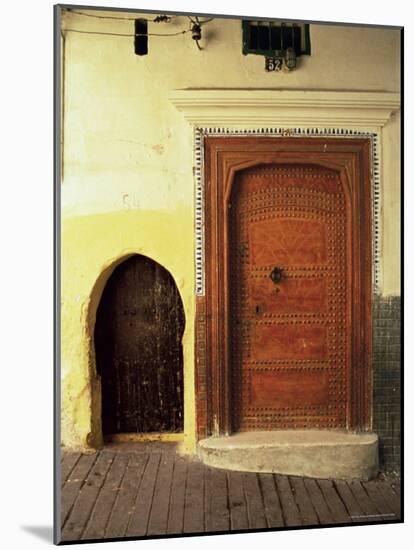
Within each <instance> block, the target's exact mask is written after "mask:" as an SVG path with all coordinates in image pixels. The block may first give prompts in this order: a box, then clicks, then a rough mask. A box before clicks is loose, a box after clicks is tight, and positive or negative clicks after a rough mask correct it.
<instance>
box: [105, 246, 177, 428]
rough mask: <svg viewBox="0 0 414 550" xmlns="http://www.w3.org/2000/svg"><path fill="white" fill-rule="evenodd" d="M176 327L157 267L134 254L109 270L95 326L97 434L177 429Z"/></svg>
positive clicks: (164, 277)
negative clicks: (98, 390) (98, 400)
mask: <svg viewBox="0 0 414 550" xmlns="http://www.w3.org/2000/svg"><path fill="white" fill-rule="evenodd" d="M184 323H185V320H184V310H183V305H182V301H181V298H180V295H179V292H178V289H177V287H176V284H175V282H174V279H173V277H172V276H171V274H170V273H169V272H168V271H167V270H166V269H165V268H163V267H162V266H161V265H159V264H158V263H157V262H155V261H153V260H151V259H150V258H147V257H145V256H141V255H138V254H137V255H134V256H132V257H130V258H128V259H127V260H125V261H124V262H122V263H121V264H120V265H118V266H117V267H116V268H115V270H114V271H113V273H112V274H111V276H110V278H109V280H108V282H107V284H106V286H105V289H104V291H103V293H102V297H101V300H100V303H99V306H98V309H97V314H96V325H95V354H96V366H97V372H98V374H99V375H100V377H101V386H102V431H103V435H104V436H107V435H110V434H119V433H152V432H157V433H162V432H169V433H179V432H182V431H183V353H182V345H181V339H182V335H183V332H184Z"/></svg>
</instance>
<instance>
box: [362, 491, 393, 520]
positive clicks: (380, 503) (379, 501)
mask: <svg viewBox="0 0 414 550" xmlns="http://www.w3.org/2000/svg"><path fill="white" fill-rule="evenodd" d="M362 486H363V487H364V489H365V490H366V492H367V494H368V496H369V497H370V499H371V500H372V502H373V503H374V504H375V507H376V509H377V510H378V513H379V514H380V515H381V517H379V518H378V519H381V520H384V519H388V520H389V519H395V513H394V511H393V509H392V508H391V505H390V504H389V503H388V502H387V501H386V499H385V498H384V497H383V495H382V493H381V491H380V490H379V489H378V483H376V482H375V481H368V482H363V483H362Z"/></svg>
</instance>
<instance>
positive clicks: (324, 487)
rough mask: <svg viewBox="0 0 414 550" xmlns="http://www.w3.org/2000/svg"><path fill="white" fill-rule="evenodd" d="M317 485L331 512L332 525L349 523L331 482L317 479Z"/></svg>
mask: <svg viewBox="0 0 414 550" xmlns="http://www.w3.org/2000/svg"><path fill="white" fill-rule="evenodd" d="M318 485H319V487H320V488H321V491H322V494H323V496H324V498H325V501H326V503H327V505H328V506H329V509H330V510H331V512H332V516H333V523H351V518H350V517H349V514H348V511H347V509H346V507H345V505H344V503H343V502H342V500H341V498H340V497H339V495H338V493H337V492H336V490H335V487H334V485H333V482H332V481H331V480H330V479H318Z"/></svg>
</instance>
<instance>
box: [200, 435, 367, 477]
mask: <svg viewBox="0 0 414 550" xmlns="http://www.w3.org/2000/svg"><path fill="white" fill-rule="evenodd" d="M198 452H199V456H200V458H201V460H202V461H203V462H204V463H205V464H207V465H209V466H213V467H215V468H224V469H228V470H238V471H244V472H267V473H276V474H285V475H297V476H305V477H314V478H323V479H330V478H332V479H359V480H364V481H366V480H369V479H372V478H373V477H375V476H376V475H377V473H378V436H377V435H376V434H375V433H371V432H369V433H367V432H364V433H351V432H345V431H338V430H278V431H266V432H263V431H262V432H241V433H236V434H234V435H230V436H223V437H209V438H207V439H203V440H201V441H199V444H198Z"/></svg>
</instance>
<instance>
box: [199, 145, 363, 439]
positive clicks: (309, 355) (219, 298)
mask: <svg viewBox="0 0 414 550" xmlns="http://www.w3.org/2000/svg"><path fill="white" fill-rule="evenodd" d="M370 148H371V143H370V140H369V139H366V138H355V139H354V138H329V137H323V136H322V137H321V136H318V137H316V136H314V137H311V138H307V137H286V138H285V137H271V136H269V137H265V136H231V137H227V136H223V137H221V136H211V137H210V136H209V137H207V138H205V140H204V147H203V150H204V161H205V164H204V181H205V189H204V207H205V211H204V219H205V241H204V247H203V250H204V257H205V295H203V296H198V297H197V319H196V327H197V331H196V336H197V340H196V346H197V379H196V380H197V422H198V433H199V434H200V437H203V436H205V435H208V434H215V435H220V434H228V433H231V432H234V431H243V430H273V429H283V428H299V429H302V428H303V429H304V428H332V429H343V428H345V429H351V430H367V429H371V428H372V386H371V379H372V367H371V303H372V302H371V288H372V287H371V247H372V236H371V182H370Z"/></svg>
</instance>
